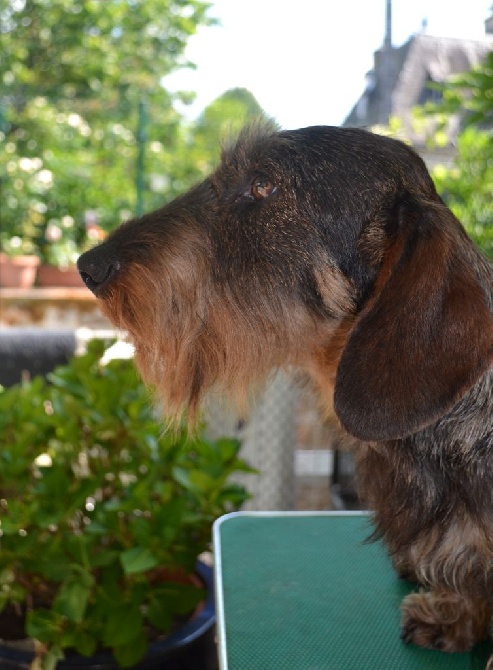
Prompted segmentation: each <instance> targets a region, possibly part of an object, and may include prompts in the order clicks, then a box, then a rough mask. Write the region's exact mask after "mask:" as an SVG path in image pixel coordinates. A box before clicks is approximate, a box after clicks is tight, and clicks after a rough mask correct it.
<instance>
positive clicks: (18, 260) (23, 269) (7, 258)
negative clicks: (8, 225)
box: [0, 234, 39, 288]
mask: <svg viewBox="0 0 493 670" xmlns="http://www.w3.org/2000/svg"><path fill="white" fill-rule="evenodd" d="M0 243H1V244H0V287H2V288H30V287H31V286H33V284H34V281H35V279H36V271H37V268H38V265H39V257H38V256H37V254H36V253H35V245H34V244H33V242H32V240H31V239H30V238H29V236H26V237H25V238H24V237H19V236H18V235H7V234H5V235H1V234H0Z"/></svg>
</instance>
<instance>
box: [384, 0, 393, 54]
mask: <svg viewBox="0 0 493 670" xmlns="http://www.w3.org/2000/svg"><path fill="white" fill-rule="evenodd" d="M383 48H384V49H391V48H392V0H385V39H384V42H383Z"/></svg>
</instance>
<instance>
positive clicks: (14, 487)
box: [0, 341, 251, 670]
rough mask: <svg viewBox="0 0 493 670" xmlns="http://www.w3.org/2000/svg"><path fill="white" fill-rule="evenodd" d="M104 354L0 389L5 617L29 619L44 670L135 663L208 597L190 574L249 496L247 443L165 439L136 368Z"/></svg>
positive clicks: (96, 348) (0, 595)
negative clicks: (241, 477)
mask: <svg viewBox="0 0 493 670" xmlns="http://www.w3.org/2000/svg"><path fill="white" fill-rule="evenodd" d="M103 350H104V344H103V343H102V342H100V341H95V342H93V343H92V344H91V345H90V347H89V350H88V352H87V354H85V355H84V356H81V357H77V358H74V359H73V360H72V361H71V362H70V364H69V365H67V366H64V367H59V368H57V369H56V370H55V371H54V372H53V373H52V374H51V375H50V377H49V383H47V382H45V381H44V380H42V379H41V378H35V379H33V380H32V381H30V382H28V383H24V384H22V385H17V386H14V387H12V388H10V389H7V390H3V392H1V393H0V473H1V475H0V477H1V479H0V537H1V552H0V610H1V609H3V608H5V607H8V606H12V605H16V604H17V605H21V606H22V608H23V609H24V610H27V613H28V614H27V622H26V634H27V635H28V636H31V637H34V638H36V639H37V640H39V641H40V642H42V643H43V644H44V645H45V646H46V649H47V654H46V656H45V657H44V659H43V665H44V668H45V670H49V669H50V668H51V667H52V666H53V665H54V664H55V663H56V660H57V659H58V658H60V657H61V656H63V650H64V649H67V648H73V649H75V650H76V651H77V652H78V653H80V654H83V655H90V654H92V653H93V652H94V651H95V650H96V649H97V648H109V649H111V650H112V652H113V654H114V655H115V657H116V659H117V660H118V662H119V663H120V664H121V665H124V666H128V665H132V664H134V663H136V662H137V661H138V660H139V658H140V657H141V656H142V655H143V653H144V652H145V649H146V646H147V641H148V635H149V631H150V629H151V627H152V628H153V629H157V630H158V631H159V632H160V633H163V634H165V633H166V632H167V631H168V630H169V627H170V625H171V624H172V622H173V621H174V620H175V617H176V616H177V615H182V614H186V613H189V612H190V611H192V610H193V609H194V607H195V605H196V604H197V602H198V601H199V600H200V599H201V598H202V596H203V593H202V590H201V589H200V588H197V587H196V586H194V585H193V584H190V583H189V582H188V581H187V580H186V579H184V575H188V574H191V573H193V571H194V566H195V562H196V559H197V556H198V555H199V554H200V553H201V552H202V551H204V550H206V549H207V548H208V546H209V540H210V531H211V524H212V522H213V521H214V520H215V519H216V518H217V517H218V516H220V515H222V514H224V513H225V512H229V511H232V510H235V509H237V508H238V507H239V506H240V505H241V504H242V503H243V502H244V500H245V499H246V497H247V496H246V492H245V490H244V489H243V488H242V487H240V486H238V485H236V484H234V483H231V482H230V481H229V480H230V477H231V475H232V474H233V473H235V472H238V471H243V472H250V471H251V470H250V469H249V468H248V467H247V466H246V465H245V463H244V462H243V461H241V460H240V459H239V458H238V450H239V444H238V442H237V441H235V440H230V439H220V440H218V441H208V440H206V439H205V438H204V437H202V436H197V437H189V436H187V434H186V433H185V431H181V432H178V433H173V434H171V433H168V432H163V426H162V425H160V423H159V422H158V421H156V420H155V417H154V415H153V411H152V408H151V406H150V403H149V398H148V395H147V392H146V389H145V388H144V386H143V384H142V383H141V382H140V380H139V378H138V376H137V374H136V372H135V370H134V367H133V364H132V362H131V361H126V360H114V361H112V362H110V363H108V364H106V365H103V364H102V363H101V356H102V353H103ZM0 637H1V635H0Z"/></svg>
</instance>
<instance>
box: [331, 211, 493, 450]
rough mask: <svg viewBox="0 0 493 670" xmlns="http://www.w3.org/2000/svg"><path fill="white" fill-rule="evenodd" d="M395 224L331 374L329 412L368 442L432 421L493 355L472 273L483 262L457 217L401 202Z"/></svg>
mask: <svg viewBox="0 0 493 670" xmlns="http://www.w3.org/2000/svg"><path fill="white" fill-rule="evenodd" d="M395 220H396V221H397V231H396V232H394V233H392V234H391V235H390V238H389V246H388V249H387V251H386V252H385V256H384V260H383V263H382V267H381V270H380V273H379V275H378V277H377V280H376V283H375V287H374V291H373V293H372V295H371V296H370V298H369V299H368V301H367V303H366V304H365V306H364V307H363V309H362V311H361V313H360V315H359V317H358V318H357V320H356V322H355V325H354V327H353V329H352V331H351V332H350V335H349V338H348V341H347V343H346V346H345V348H344V350H343V352H342V355H341V359H340V361H339V366H338V370H337V376H336V385H335V395H334V407H335V411H336V414H337V416H338V418H339V420H340V422H341V424H342V425H343V427H344V428H345V429H346V430H347V431H348V432H349V433H350V434H352V435H354V436H355V437H357V438H359V439H362V440H368V441H377V440H389V439H397V438H401V437H404V436H406V435H410V434H411V433H414V432H416V431H418V430H420V429H421V428H424V427H425V426H426V425H428V424H430V423H432V422H434V421H436V420H437V419H438V418H439V417H441V416H443V415H444V414H445V413H446V412H447V411H448V410H449V409H450V408H451V407H453V406H454V405H455V404H456V403H457V402H458V401H459V400H460V399H461V398H462V396H463V395H464V394H465V393H466V392H467V390H468V389H469V388H470V387H471V386H472V385H473V384H474V383H475V381H476V380H477V379H478V378H479V376H480V375H481V374H482V373H483V372H484V371H485V370H486V369H487V367H488V366H489V365H490V363H491V360H492V358H493V318H492V315H491V313H490V310H489V309H488V306H487V304H486V299H485V293H484V290H485V289H484V288H483V287H482V286H481V284H480V280H479V278H478V277H479V272H480V266H481V265H484V263H485V261H484V260H483V259H482V258H481V257H479V255H478V253H477V252H476V250H475V249H474V248H473V247H472V243H471V242H470V240H469V239H468V238H467V237H466V235H465V233H464V232H463V230H462V228H461V227H460V224H459V223H458V221H457V220H456V219H455V217H454V216H453V214H452V213H451V212H450V210H448V209H447V208H446V207H445V205H443V203H441V202H436V203H433V204H429V203H424V204H420V203H414V204H411V205H410V204H409V203H407V204H401V205H400V206H399V207H398V213H397V217H396V219H395ZM394 223H395V222H394ZM485 281H489V280H485Z"/></svg>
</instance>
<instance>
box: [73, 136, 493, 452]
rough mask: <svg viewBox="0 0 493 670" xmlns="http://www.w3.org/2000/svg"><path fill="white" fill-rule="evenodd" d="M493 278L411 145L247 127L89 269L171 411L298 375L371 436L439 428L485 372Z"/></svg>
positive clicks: (113, 240)
mask: <svg viewBox="0 0 493 670" xmlns="http://www.w3.org/2000/svg"><path fill="white" fill-rule="evenodd" d="M485 268H486V264H485V262H484V261H483V260H482V259H481V257H480V256H479V254H478V252H477V251H476V250H475V249H474V247H473V246H472V243H471V242H470V241H469V240H468V238H467V237H466V236H465V233H464V232H463V230H462V228H461V226H460V224H459V223H458V222H457V220H456V219H455V218H454V217H453V215H452V214H451V212H450V211H449V210H448V209H447V208H446V207H445V205H444V204H443V203H442V201H441V200H440V198H439V197H438V195H437V194H436V192H435V188H434V186H433V182H432V180H431V178H430V176H429V174H428V172H427V170H426V168H425V166H424V164H423V162H422V161H421V159H420V158H419V157H418V156H417V154H416V153H415V152H414V151H413V150H412V149H410V148H409V147H407V146H406V145H404V144H402V143H400V142H398V141H395V140H392V139H389V138H385V137H380V136H376V135H372V134H370V133H368V132H366V131H363V130H357V129H340V128H332V127H314V128H305V129H301V130H296V131H281V132H278V131H276V130H275V129H273V128H272V127H271V126H263V127H257V128H250V129H249V130H246V131H245V132H244V133H243V134H242V135H241V136H240V138H239V140H238V142H237V143H236V144H235V145H234V146H233V147H232V148H231V149H228V150H226V151H224V153H223V158H222V161H221V164H220V165H219V167H218V169H217V170H216V171H215V172H214V173H213V174H212V175H211V176H210V177H209V178H208V179H206V180H204V181H203V182H202V183H201V184H199V185H198V186H196V187H195V188H193V189H192V190H191V191H189V192H188V193H186V194H185V195H183V196H181V197H180V198H178V199H176V200H175V201H173V202H172V203H170V204H168V205H166V206H165V207H163V208H162V209H160V210H158V211H156V212H153V213H151V214H148V215H146V216H144V217H142V218H139V219H134V220H132V221H129V222H127V223H125V224H123V225H122V226H121V227H120V228H119V229H117V230H116V231H115V232H114V233H113V234H112V235H111V236H110V237H109V238H108V240H107V241H105V242H104V243H103V244H102V245H100V246H99V247H96V248H95V249H93V250H91V251H89V252H87V253H86V254H84V255H83V256H82V257H81V258H80V259H79V269H80V271H81V274H82V277H83V279H84V280H85V282H86V284H87V286H88V287H89V288H90V289H91V290H93V291H94V293H95V294H96V295H97V297H98V298H100V300H101V304H102V307H103V310H104V311H105V312H106V314H107V315H108V316H109V318H110V319H111V320H112V321H113V322H114V323H116V324H117V325H118V326H120V327H122V328H124V329H125V330H127V331H128V332H129V333H130V335H131V336H132V338H133V340H134V343H135V345H136V361H137V363H138V365H139V367H140V370H141V372H142V374H143V376H144V378H145V379H146V380H148V381H149V382H151V383H152V384H153V385H155V386H156V387H157V388H158V389H159V391H160V392H161V394H162V395H163V397H164V399H165V403H166V405H167V408H168V411H171V412H172V413H174V414H177V413H179V412H180V411H181V409H182V408H183V407H184V406H185V407H188V408H189V409H190V410H191V413H192V414H193V412H194V410H195V409H196V407H197V404H198V403H199V401H200V399H201V398H202V396H203V394H204V392H205V391H207V390H208V389H210V388H212V387H214V386H216V385H219V386H222V387H223V388H224V389H226V390H227V391H228V392H229V393H230V394H232V395H234V396H236V397H237V398H238V399H239V400H240V402H241V399H242V398H243V399H244V398H245V396H246V395H247V392H248V388H250V386H251V385H252V384H254V383H255V382H256V381H257V380H262V379H264V378H265V376H266V375H267V374H268V372H269V371H270V370H271V369H272V368H276V367H280V366H291V365H293V366H297V367H301V368H304V369H305V370H307V371H308V372H309V374H311V375H312V376H313V377H314V378H315V379H316V380H317V381H318V382H319V385H320V387H321V389H322V393H323V394H324V395H326V396H331V395H332V389H331V387H332V385H334V386H335V392H334V406H335V411H336V414H337V416H338V418H339V420H340V421H341V423H342V425H343V426H344V427H345V428H346V429H347V430H348V432H350V433H351V434H353V435H354V436H356V437H358V438H361V439H367V440H380V439H393V438H397V437H402V436H404V435H406V434H409V433H411V432H414V431H416V430H419V429H420V428H421V427H424V426H425V425H427V424H429V423H431V422H433V421H434V420H436V419H437V418H438V417H439V416H441V415H443V414H444V413H445V412H446V411H447V410H448V409H449V408H450V407H452V406H453V405H454V404H455V403H457V402H458V400H459V399H460V398H461V397H462V396H463V395H464V393H466V391H467V390H468V389H469V388H470V387H471V385H473V384H474V382H475V381H476V380H477V379H478V377H479V376H480V375H481V374H482V373H483V372H484V371H485V370H486V369H487V367H488V366H489V364H490V362H491V357H492V339H493V338H492V334H493V327H492V317H491V313H490V309H489V307H488V305H487V300H488V299H489V298H488V295H487V290H486V287H485V285H484V280H482V279H481V277H482V276H484V273H485ZM322 380H328V383H325V382H324V381H322ZM331 402H332V398H329V397H327V404H331Z"/></svg>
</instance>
